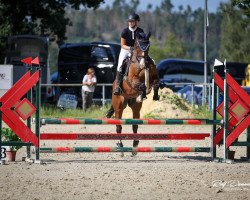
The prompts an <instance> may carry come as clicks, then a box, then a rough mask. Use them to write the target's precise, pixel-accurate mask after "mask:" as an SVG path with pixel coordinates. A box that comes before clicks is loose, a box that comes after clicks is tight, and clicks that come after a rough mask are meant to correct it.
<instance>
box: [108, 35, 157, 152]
mask: <svg viewBox="0 0 250 200" xmlns="http://www.w3.org/2000/svg"><path fill="white" fill-rule="evenodd" d="M149 38H150V33H148V34H145V33H140V34H138V35H136V38H135V44H134V47H133V51H132V53H131V55H130V56H129V57H128V58H127V59H125V61H124V62H123V66H122V68H123V72H124V71H125V74H124V79H123V82H122V94H121V95H120V96H117V95H114V94H113V95H112V106H111V108H110V110H109V111H108V113H107V115H106V116H107V117H108V118H110V117H112V115H113V114H115V118H116V119H121V118H122V113H123V110H124V109H125V108H126V107H127V105H128V106H129V107H130V108H131V109H132V112H133V118H134V119H139V118H140V110H141V107H142V103H143V98H146V95H147V94H149V93H150V92H151V90H152V88H153V89H154V95H153V100H155V101H156V100H159V95H158V90H159V77H158V73H157V69H156V65H155V62H154V61H153V60H152V59H151V58H150V56H149V54H148V52H149V47H150V41H149ZM124 66H126V67H124ZM124 69H125V70H124ZM115 87H116V81H114V82H113V90H114V88H115ZM132 129H133V133H137V130H138V125H132ZM116 132H117V133H118V134H119V133H121V132H122V126H121V125H116ZM138 145H139V141H138V140H134V141H133V147H134V148H136V147H138ZM117 146H118V147H123V143H122V141H120V142H118V143H117ZM123 155H124V154H123V153H122V156H123ZM134 155H136V152H132V156H134Z"/></svg>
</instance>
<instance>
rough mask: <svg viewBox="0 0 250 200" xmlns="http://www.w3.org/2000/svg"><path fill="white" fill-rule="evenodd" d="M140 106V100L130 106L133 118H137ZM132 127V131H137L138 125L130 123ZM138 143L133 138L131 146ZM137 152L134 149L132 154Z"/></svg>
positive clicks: (135, 145) (135, 146) (134, 146)
mask: <svg viewBox="0 0 250 200" xmlns="http://www.w3.org/2000/svg"><path fill="white" fill-rule="evenodd" d="M141 107H142V102H135V103H134V105H133V106H132V107H131V109H132V111H133V118H134V119H139V118H140V110H141ZM132 128H133V133H137V130H138V125H132ZM138 145H139V140H134V142H133V148H137V147H138ZM136 154H137V152H136V151H133V152H132V156H135V155H136Z"/></svg>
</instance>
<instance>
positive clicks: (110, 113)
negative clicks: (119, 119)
mask: <svg viewBox="0 0 250 200" xmlns="http://www.w3.org/2000/svg"><path fill="white" fill-rule="evenodd" d="M114 113H115V110H114V108H113V105H111V107H110V109H109V110H108V111H107V113H106V117H107V118H111V117H112V116H113V114H114Z"/></svg>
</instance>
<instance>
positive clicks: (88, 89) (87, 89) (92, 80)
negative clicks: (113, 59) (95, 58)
mask: <svg viewBox="0 0 250 200" xmlns="http://www.w3.org/2000/svg"><path fill="white" fill-rule="evenodd" d="M82 82H87V83H96V76H93V77H92V78H89V75H85V76H84V77H83V79H82ZM82 90H83V91H85V92H94V91H95V86H90V85H83V86H82Z"/></svg>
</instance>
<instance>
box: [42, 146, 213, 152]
mask: <svg viewBox="0 0 250 200" xmlns="http://www.w3.org/2000/svg"><path fill="white" fill-rule="evenodd" d="M210 150H211V149H210V148H209V147H137V148H133V147H55V148H50V147H45V148H40V153H83V152H84V153H94V152H95V153H116V152H144V153H147V152H176V153H185V152H204V153H210Z"/></svg>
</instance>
